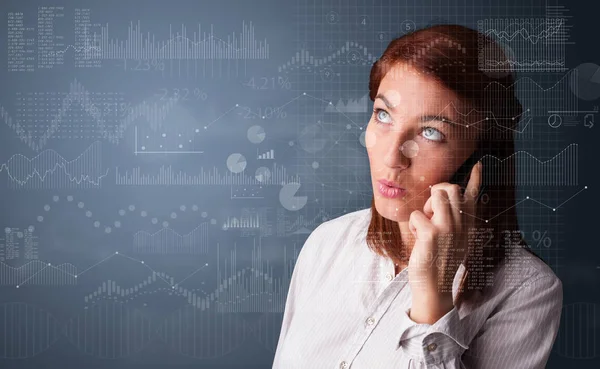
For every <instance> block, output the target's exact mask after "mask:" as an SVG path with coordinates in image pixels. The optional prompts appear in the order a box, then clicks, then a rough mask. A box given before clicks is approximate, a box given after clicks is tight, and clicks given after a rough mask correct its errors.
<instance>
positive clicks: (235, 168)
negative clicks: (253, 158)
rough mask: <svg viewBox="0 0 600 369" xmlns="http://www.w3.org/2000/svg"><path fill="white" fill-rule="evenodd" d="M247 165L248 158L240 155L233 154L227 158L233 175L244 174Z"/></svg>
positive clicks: (228, 166)
mask: <svg viewBox="0 0 600 369" xmlns="http://www.w3.org/2000/svg"><path fill="white" fill-rule="evenodd" d="M246 164H247V163H246V158H245V157H244V155H242V154H239V153H235V154H231V155H229V157H228V158H227V168H229V170H230V171H231V172H232V173H241V172H243V171H244V169H246Z"/></svg>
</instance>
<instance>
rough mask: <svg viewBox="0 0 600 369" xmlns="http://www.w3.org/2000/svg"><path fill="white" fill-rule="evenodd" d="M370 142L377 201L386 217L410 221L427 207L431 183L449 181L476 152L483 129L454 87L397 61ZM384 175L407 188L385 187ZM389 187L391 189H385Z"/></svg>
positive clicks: (378, 102) (380, 95)
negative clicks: (382, 185)
mask: <svg viewBox="0 0 600 369" xmlns="http://www.w3.org/2000/svg"><path fill="white" fill-rule="evenodd" d="M373 110H374V112H373V115H372V116H371V120H370V121H369V124H368V126H367V129H366V133H365V143H366V147H367V153H368V156H369V163H370V167H371V181H372V184H373V193H374V196H375V206H376V208H377V212H378V213H379V214H381V216H383V217H385V218H387V219H390V220H394V221H400V222H405V221H408V219H409V216H410V213H411V212H412V211H413V210H421V211H422V210H423V206H424V205H425V202H426V201H427V199H428V198H429V196H430V195H431V192H430V189H429V186H432V185H434V184H436V183H439V182H448V181H449V180H450V178H451V177H452V175H453V174H454V172H455V171H456V170H457V169H458V168H459V167H460V165H461V164H462V163H463V162H464V161H465V160H466V159H467V158H468V157H469V156H470V155H471V154H472V153H473V152H474V150H475V148H476V141H475V140H476V137H477V134H476V132H477V130H478V128H474V127H471V128H468V127H467V126H468V125H469V123H468V122H474V121H476V120H475V117H474V116H473V114H469V115H465V114H462V113H461V112H462V110H463V109H461V108H460V100H459V99H458V97H457V96H456V95H455V94H454V92H452V91H451V90H449V89H447V88H445V87H443V86H442V85H440V84H439V83H438V82H436V81H435V80H434V79H432V78H431V77H430V76H428V75H426V74H423V73H422V72H419V71H418V70H416V69H414V68H411V67H406V68H405V67H403V66H395V67H393V68H392V69H391V70H390V71H389V72H388V73H387V74H386V75H385V77H384V78H383V80H382V81H381V84H380V86H379V89H378V92H377V97H376V98H375V100H374V102H373ZM380 180H387V181H390V182H394V183H395V184H397V185H398V186H399V187H401V188H402V189H403V190H402V191H393V190H392V191H390V190H389V189H388V191H387V192H388V196H389V195H391V197H386V196H384V195H383V194H382V192H381V190H380V183H379V181H380ZM384 191H385V189H384Z"/></svg>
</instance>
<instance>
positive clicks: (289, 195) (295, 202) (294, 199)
mask: <svg viewBox="0 0 600 369" xmlns="http://www.w3.org/2000/svg"><path fill="white" fill-rule="evenodd" d="M299 189H300V183H296V182H290V183H286V184H284V185H283V187H282V188H281V190H280V191H279V202H280V203H281V205H282V206H283V207H284V208H286V209H287V210H289V211H298V210H300V209H302V208H303V207H304V205H306V202H307V199H308V198H307V197H306V196H296V193H297V192H298V190H299Z"/></svg>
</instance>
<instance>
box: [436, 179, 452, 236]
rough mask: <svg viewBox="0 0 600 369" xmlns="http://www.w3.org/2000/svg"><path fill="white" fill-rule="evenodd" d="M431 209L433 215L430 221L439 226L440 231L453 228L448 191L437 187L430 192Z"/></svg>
mask: <svg viewBox="0 0 600 369" xmlns="http://www.w3.org/2000/svg"><path fill="white" fill-rule="evenodd" d="M431 209H432V211H433V216H432V217H431V222H432V223H433V224H435V225H436V226H437V227H439V228H440V230H441V231H442V232H444V233H445V232H448V231H451V230H452V228H453V222H454V216H453V215H452V208H451V206H450V199H449V197H448V192H446V191H445V190H443V189H438V190H436V191H434V192H433V193H432V194H431Z"/></svg>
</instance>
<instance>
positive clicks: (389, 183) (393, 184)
mask: <svg viewBox="0 0 600 369" xmlns="http://www.w3.org/2000/svg"><path fill="white" fill-rule="evenodd" d="M379 183H381V184H384V185H386V186H388V187H394V188H399V189H402V190H403V188H402V187H400V185H399V184H397V183H394V182H390V181H388V180H386V179H380V180H379Z"/></svg>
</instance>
